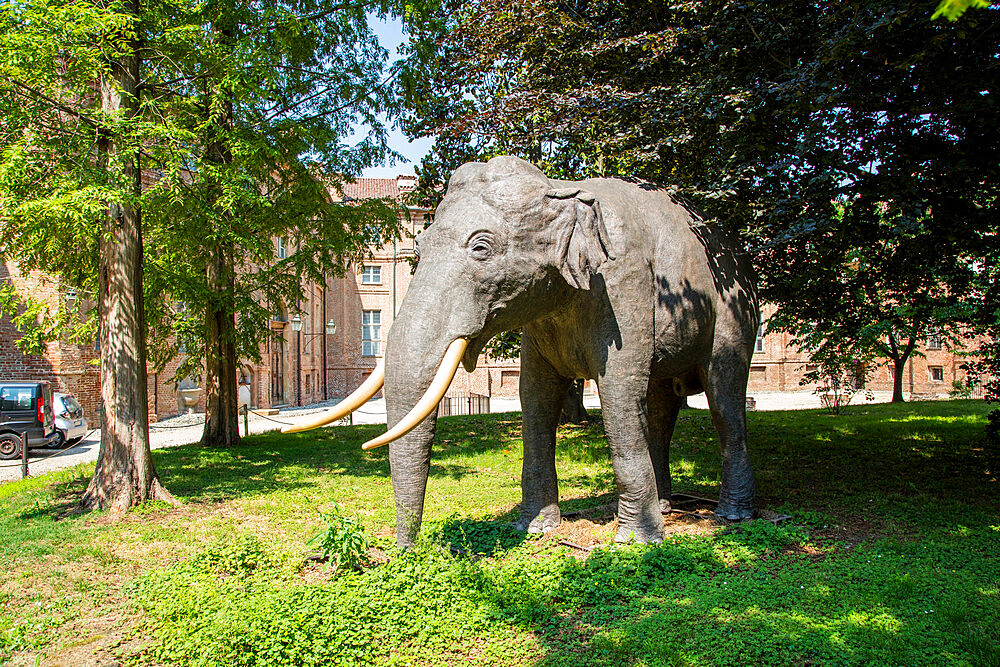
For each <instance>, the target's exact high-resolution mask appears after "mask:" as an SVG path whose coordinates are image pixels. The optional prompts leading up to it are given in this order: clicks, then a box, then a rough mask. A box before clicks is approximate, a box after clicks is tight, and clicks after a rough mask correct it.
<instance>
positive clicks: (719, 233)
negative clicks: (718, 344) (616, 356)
mask: <svg viewBox="0 0 1000 667" xmlns="http://www.w3.org/2000/svg"><path fill="white" fill-rule="evenodd" d="M574 185H577V186H579V187H582V188H584V189H586V190H588V191H590V192H593V194H594V195H595V196H596V197H597V199H598V201H600V203H601V210H602V213H603V216H604V220H605V225H606V226H607V228H608V233H609V236H610V237H611V242H612V245H613V246H614V248H613V249H614V251H615V253H616V254H617V256H619V257H621V256H623V255H629V256H631V257H632V258H633V259H635V258H636V257H637V256H641V257H643V259H645V260H646V261H647V262H648V265H649V267H650V269H651V270H652V279H653V281H654V285H653V289H654V293H655V297H654V298H655V304H654V308H655V311H656V313H657V315H656V321H657V325H656V330H657V331H656V337H657V339H658V342H659V343H660V344H661V345H662V344H666V345H667V346H668V347H679V348H687V349H689V350H690V346H692V345H693V346H695V347H698V346H699V344H700V343H699V342H698V341H704V342H707V340H706V339H705V338H704V336H706V335H709V338H711V337H713V336H712V335H711V334H710V333H709V332H710V331H714V330H715V329H716V327H717V323H718V325H721V326H722V327H724V328H726V329H729V330H730V331H731V332H732V333H734V334H736V335H737V336H738V337H749V338H750V339H752V338H753V337H754V336H756V330H757V322H758V319H759V314H758V300H757V295H756V274H755V273H754V271H753V268H752V266H751V265H750V263H749V261H748V258H747V254H746V252H745V250H744V249H743V248H742V246H741V244H740V243H738V242H737V240H736V239H734V238H733V237H732V236H731V235H729V234H727V233H726V232H725V230H723V229H721V228H720V227H719V226H718V225H714V224H709V223H706V222H705V221H704V220H703V219H702V217H701V215H700V214H699V212H698V211H697V210H696V209H695V208H694V207H693V206H692V205H690V204H689V203H687V202H685V201H684V200H683V199H682V198H680V197H678V196H675V195H672V194H671V193H670V192H669V191H668V190H666V189H665V188H663V187H662V186H658V185H656V184H652V183H645V182H642V181H633V180H626V179H612V178H595V179H589V180H586V181H582V182H579V183H576V184H574ZM681 313H683V316H682V317H678V315H679V314H681Z"/></svg>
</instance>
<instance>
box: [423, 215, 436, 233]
mask: <svg viewBox="0 0 1000 667" xmlns="http://www.w3.org/2000/svg"><path fill="white" fill-rule="evenodd" d="M433 224H434V213H433V212H432V211H428V212H427V213H424V229H427V228H428V227H430V226H431V225H433Z"/></svg>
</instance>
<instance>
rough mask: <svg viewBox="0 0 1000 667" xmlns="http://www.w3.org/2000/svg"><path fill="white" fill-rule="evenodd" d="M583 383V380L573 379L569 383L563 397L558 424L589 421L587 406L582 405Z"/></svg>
mask: <svg viewBox="0 0 1000 667" xmlns="http://www.w3.org/2000/svg"><path fill="white" fill-rule="evenodd" d="M584 384H585V383H584V381H583V380H573V383H572V384H570V386H569V392H567V394H566V398H564V399H563V405H562V415H561V416H560V418H559V423H560V424H586V423H587V422H589V421H590V415H589V414H587V408H585V407H583V388H584Z"/></svg>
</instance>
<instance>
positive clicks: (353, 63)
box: [151, 0, 397, 445]
mask: <svg viewBox="0 0 1000 667" xmlns="http://www.w3.org/2000/svg"><path fill="white" fill-rule="evenodd" d="M387 9H388V8H387V5H385V3H382V4H379V3H366V2H360V3H347V4H345V3H342V2H334V1H331V0H292V1H278V0H269V1H267V2H262V3H255V4H253V5H247V4H245V3H235V2H209V3H204V4H203V5H199V6H197V7H196V8H195V11H193V12H192V13H191V14H190V15H189V16H187V17H186V18H185V21H186V22H187V24H188V25H189V32H188V34H187V37H186V38H185V39H184V40H183V41H179V42H178V43H177V44H176V48H175V50H174V52H173V53H172V56H171V58H170V59H165V60H163V61H162V62H161V63H159V64H158V65H157V68H156V71H155V72H153V73H152V74H151V78H152V79H153V80H154V81H159V82H161V83H158V84H155V86H154V87H153V91H154V92H153V94H154V95H156V96H158V97H160V98H162V99H167V100H169V102H168V106H169V108H170V113H172V114H174V116H175V117H176V119H177V121H176V122H177V124H178V125H179V126H180V127H183V128H184V129H185V134H183V135H180V136H178V138H177V141H178V143H179V144H186V145H189V146H191V147H192V148H191V151H190V153H189V155H188V156H187V157H186V160H187V162H185V163H183V164H164V165H161V171H162V172H163V173H164V176H163V178H162V180H161V185H162V187H161V188H160V189H159V191H158V193H157V195H156V201H157V226H159V227H162V228H164V229H169V230H170V233H169V234H164V235H159V236H157V237H156V243H155V246H154V247H153V248H151V253H152V254H153V255H154V256H156V257H158V258H161V260H162V261H158V266H159V267H160V269H161V270H162V271H164V272H165V275H164V276H162V278H161V280H162V283H161V284H162V286H163V289H162V290H160V292H161V293H162V294H163V295H165V297H166V298H164V299H163V300H162V302H161V304H160V308H159V309H158V316H157V321H156V324H155V327H154V328H155V330H156V331H157V332H158V336H157V340H158V341H166V342H167V344H161V347H162V352H161V353H160V354H158V356H157V359H158V360H159V361H161V362H162V361H165V360H166V359H168V358H171V357H172V356H173V354H174V352H175V350H176V347H175V346H174V345H171V344H169V340H170V339H171V337H173V339H174V340H175V341H178V340H179V341H180V342H183V343H184V344H185V347H186V352H187V356H186V360H185V363H184V364H182V366H181V367H180V369H179V371H178V373H179V374H180V375H181V376H183V375H187V374H200V373H201V367H202V364H204V377H205V382H204V384H205V387H206V399H207V405H206V420H205V430H204V434H203V438H202V442H203V443H205V444H212V445H228V444H233V443H235V442H237V441H238V438H239V435H238V430H237V423H238V420H237V414H236V372H237V361H238V359H240V358H243V359H246V358H251V359H257V358H258V357H259V350H260V343H261V340H262V337H263V336H264V335H266V334H267V332H268V328H267V325H266V323H267V320H268V318H269V317H271V316H272V315H273V313H274V312H275V311H276V310H277V308H278V306H279V305H283V306H285V307H288V308H289V309H294V307H295V304H297V303H298V302H299V301H300V300H301V298H302V294H303V293H302V284H303V281H304V280H305V281H310V280H311V281H316V282H324V281H325V276H326V275H327V274H329V273H341V272H343V270H344V267H345V266H346V265H347V264H349V263H350V262H351V261H353V260H357V259H360V257H362V256H363V255H364V254H365V253H366V252H368V250H369V247H370V246H371V245H372V244H375V245H379V244H380V243H381V242H382V241H383V240H384V239H386V238H387V237H389V236H391V235H393V234H395V233H397V230H396V219H397V218H396V215H395V211H394V210H392V209H391V207H390V206H389V205H388V204H387V203H386V202H365V203H356V202H352V203H345V202H341V201H336V200H335V198H333V197H331V195H330V192H329V188H334V189H335V188H336V185H337V183H338V182H341V181H342V179H344V178H346V177H349V176H350V175H351V174H357V173H359V172H360V170H361V169H362V168H364V167H365V166H368V165H370V164H372V163H373V162H375V161H378V160H381V159H382V158H383V157H385V156H386V155H388V154H390V151H389V150H388V147H387V146H386V143H385V131H384V121H382V120H381V119H380V118H381V117H383V116H385V115H386V114H388V115H391V114H392V113H393V110H394V108H395V95H394V90H393V88H392V86H391V85H390V83H391V80H392V77H393V75H394V72H392V71H389V72H388V73H387V72H386V71H385V64H386V58H387V54H386V52H385V50H384V49H383V48H381V47H380V46H379V45H378V41H377V38H376V36H375V35H374V33H373V32H372V30H371V28H370V27H369V25H368V14H369V13H375V14H379V13H381V14H383V15H384V14H385V12H386V11H387ZM357 127H362V128H364V132H359V133H358V134H359V135H360V136H359V138H358V139H355V143H354V145H349V144H346V143H345V139H347V138H348V137H349V136H350V134H351V133H352V132H354V131H355V128H357ZM276 237H277V238H283V239H285V240H286V242H287V246H288V247H290V248H294V249H295V253H294V255H292V256H290V257H288V258H285V259H279V258H276V257H275V252H274V245H273V243H274V241H273V239H274V238H276ZM181 245H183V247H179V246H181ZM176 301H180V302H183V303H184V304H185V308H184V310H183V314H182V315H181V316H180V317H178V314H177V312H176V311H175V310H174V309H171V308H170V307H169V306H170V305H171V303H172V302H176ZM193 320H200V322H201V325H200V330H197V329H198V327H197V326H194V327H193V326H192V324H195V322H193Z"/></svg>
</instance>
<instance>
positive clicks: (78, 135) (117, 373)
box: [0, 0, 172, 511]
mask: <svg viewBox="0 0 1000 667" xmlns="http://www.w3.org/2000/svg"><path fill="white" fill-rule="evenodd" d="M138 12H139V8H138V4H137V3H136V2H135V1H134V0H133V1H132V2H126V3H122V4H120V5H116V6H115V8H113V9H110V8H104V7H98V6H95V5H89V4H86V3H81V4H74V5H72V6H62V5H59V4H51V5H50V4H45V3H39V4H8V5H6V6H5V7H3V8H2V9H0V63H2V65H0V68H2V69H3V70H4V71H3V74H4V76H2V77H0V80H3V81H4V82H5V84H4V85H3V87H2V88H0V105H2V107H3V111H4V113H3V116H4V118H5V121H4V123H3V139H2V141H3V144H2V146H3V158H2V163H0V211H2V213H0V215H2V223H3V224H2V225H0V247H2V248H3V255H4V256H5V257H11V258H14V259H15V260H16V261H17V262H18V263H19V264H20V265H21V266H22V268H25V269H43V270H46V271H49V272H53V271H54V272H56V273H57V274H59V275H60V277H61V278H63V279H64V280H66V281H67V282H69V283H70V284H73V285H77V286H80V287H84V288H88V287H89V288H91V289H90V290H89V291H90V293H91V294H96V301H97V319H98V330H99V341H100V346H101V381H102V411H103V415H102V434H101V445H100V451H99V455H98V461H97V466H96V469H95V472H94V476H93V477H92V478H91V481H90V484H89V485H88V487H87V490H86V493H85V494H84V497H83V504H84V505H85V506H88V507H94V508H102V509H112V510H115V511H120V510H124V509H127V508H129V507H131V506H132V505H135V504H137V503H141V502H144V501H146V500H153V499H159V500H168V501H171V500H172V497H171V496H170V494H169V493H168V492H167V491H166V490H165V489H164V488H163V486H162V485H161V484H160V481H159V478H158V476H157V474H156V470H155V469H154V467H153V463H152V458H151V455H150V450H149V431H148V426H147V417H148V415H147V410H148V408H147V402H146V346H145V323H144V313H143V287H142V285H143V283H142V276H143V264H142V261H143V248H142V232H141V225H142V221H141V184H140V163H139V154H140V147H141V145H142V143H143V141H144V139H145V138H147V135H145V134H144V133H143V128H142V123H141V118H140V116H141V111H140V102H139V84H140V79H139V72H140V43H139V41H140V31H141V25H140V20H139V15H138ZM90 270H92V272H90Z"/></svg>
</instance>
